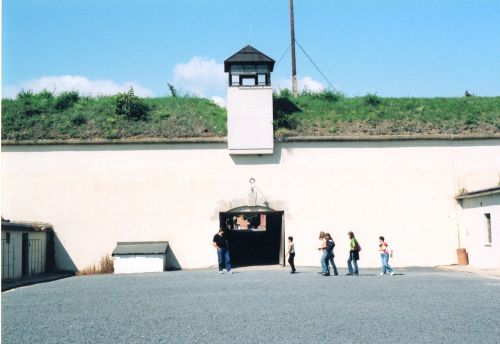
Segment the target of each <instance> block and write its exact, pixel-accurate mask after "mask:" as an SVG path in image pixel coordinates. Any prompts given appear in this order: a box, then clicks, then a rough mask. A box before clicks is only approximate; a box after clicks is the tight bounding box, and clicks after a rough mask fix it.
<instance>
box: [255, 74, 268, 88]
mask: <svg viewBox="0 0 500 344" xmlns="http://www.w3.org/2000/svg"><path fill="white" fill-rule="evenodd" d="M257 82H258V84H259V86H265V85H266V75H265V74H257Z"/></svg>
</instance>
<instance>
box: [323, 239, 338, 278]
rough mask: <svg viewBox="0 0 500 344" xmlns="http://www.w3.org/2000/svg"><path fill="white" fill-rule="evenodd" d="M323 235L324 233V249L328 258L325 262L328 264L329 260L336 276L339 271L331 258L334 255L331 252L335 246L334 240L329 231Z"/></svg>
mask: <svg viewBox="0 0 500 344" xmlns="http://www.w3.org/2000/svg"><path fill="white" fill-rule="evenodd" d="M325 235H326V251H327V252H328V259H327V262H326V266H328V262H330V264H331V265H332V269H333V275H334V276H338V275H339V273H338V271H337V266H336V265H335V262H334V260H333V258H334V257H335V254H333V248H334V247H335V242H334V241H333V238H332V236H331V235H330V233H326V234H325Z"/></svg>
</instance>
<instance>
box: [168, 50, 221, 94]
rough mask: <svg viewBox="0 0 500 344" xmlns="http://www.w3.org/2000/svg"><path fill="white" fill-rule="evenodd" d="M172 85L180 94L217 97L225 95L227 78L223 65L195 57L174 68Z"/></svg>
mask: <svg viewBox="0 0 500 344" xmlns="http://www.w3.org/2000/svg"><path fill="white" fill-rule="evenodd" d="M173 82H174V85H175V87H177V88H178V89H179V91H180V92H181V93H182V92H189V93H192V94H194V95H196V96H199V97H214V96H215V97H217V99H218V100H220V99H224V98H223V97H222V96H221V95H223V94H225V93H226V85H227V78H226V74H225V73H224V64H222V63H217V62H216V61H215V60H214V59H210V58H208V57H199V56H195V57H193V58H192V59H191V60H189V61H188V62H186V63H178V64H177V65H175V67H174V81H173ZM224 102H225V101H224Z"/></svg>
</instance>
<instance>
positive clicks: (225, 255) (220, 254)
mask: <svg viewBox="0 0 500 344" xmlns="http://www.w3.org/2000/svg"><path fill="white" fill-rule="evenodd" d="M217 258H219V271H222V270H223V269H224V261H225V262H226V270H227V272H229V271H231V261H230V259H229V250H228V249H227V248H221V249H219V250H217Z"/></svg>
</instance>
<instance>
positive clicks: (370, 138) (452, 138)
mask: <svg viewBox="0 0 500 344" xmlns="http://www.w3.org/2000/svg"><path fill="white" fill-rule="evenodd" d="M492 139H500V133H498V134H492V135H452V134H436V135H380V136H293V137H283V138H279V139H275V141H276V142H329V141H330V142H339V141H340V142H342V141H436V140H438V141H463V140H492ZM166 143H167V144H186V143H227V138H226V137H191V138H175V139H162V138H148V139H97V140H81V139H69V140H22V141H17V140H2V146H33V145H109V144H166Z"/></svg>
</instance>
